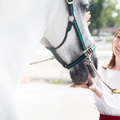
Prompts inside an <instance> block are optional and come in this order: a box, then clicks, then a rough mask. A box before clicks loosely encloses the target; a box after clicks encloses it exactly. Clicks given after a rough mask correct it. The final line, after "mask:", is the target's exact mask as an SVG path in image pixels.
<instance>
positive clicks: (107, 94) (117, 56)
mask: <svg viewBox="0 0 120 120" xmlns="http://www.w3.org/2000/svg"><path fill="white" fill-rule="evenodd" d="M112 45H113V48H112V51H113V54H112V57H111V60H110V62H109V63H108V65H106V66H102V65H103V64H102V65H100V62H99V66H98V71H99V73H100V75H101V78H102V79H103V80H104V81H105V83H106V84H107V85H109V86H110V87H111V88H118V89H120V28H119V29H118V30H117V32H116V34H115V36H114V39H113V42H112ZM89 79H90V80H91V82H92V84H84V85H77V84H74V85H72V86H71V87H75V88H76V87H82V88H87V89H90V90H92V91H93V92H94V93H95V104H96V106H97V108H98V111H99V112H100V118H99V120H120V102H119V101H120V91H119V90H118V89H115V90H116V91H115V93H112V94H111V91H110V90H111V89H110V88H109V87H108V86H107V85H105V84H104V83H103V82H102V81H101V80H100V79H99V77H98V76H96V78H95V79H94V80H92V78H89ZM93 81H94V82H93ZM112 92H113V91H112Z"/></svg>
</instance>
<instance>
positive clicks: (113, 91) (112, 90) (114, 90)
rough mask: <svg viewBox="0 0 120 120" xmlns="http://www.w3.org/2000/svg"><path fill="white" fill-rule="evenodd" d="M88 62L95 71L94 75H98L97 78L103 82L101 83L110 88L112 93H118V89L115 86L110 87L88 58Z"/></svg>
mask: <svg viewBox="0 0 120 120" xmlns="http://www.w3.org/2000/svg"><path fill="white" fill-rule="evenodd" d="M89 62H90V65H91V67H92V68H93V70H94V72H95V73H96V75H97V76H98V78H99V79H100V80H101V81H102V82H103V84H104V85H105V86H106V87H108V88H109V89H110V90H111V93H113V94H120V90H118V89H117V88H116V89H113V88H111V87H110V86H109V85H108V84H107V83H106V82H105V81H104V80H103V79H102V78H101V76H100V75H99V73H98V72H97V70H96V68H95V67H94V65H93V63H92V61H91V60H90V59H89Z"/></svg>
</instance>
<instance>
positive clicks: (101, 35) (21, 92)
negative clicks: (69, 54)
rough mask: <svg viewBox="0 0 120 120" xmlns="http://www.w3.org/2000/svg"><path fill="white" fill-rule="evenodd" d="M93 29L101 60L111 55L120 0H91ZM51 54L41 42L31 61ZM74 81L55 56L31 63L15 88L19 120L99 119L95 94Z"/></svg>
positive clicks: (91, 30)
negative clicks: (77, 85) (46, 60)
mask: <svg viewBox="0 0 120 120" xmlns="http://www.w3.org/2000/svg"><path fill="white" fill-rule="evenodd" d="M90 4H91V6H90V8H89V11H91V15H92V18H91V19H90V21H91V25H90V26H89V29H90V32H91V34H92V36H93V38H94V40H95V42H96V46H97V47H96V52H97V56H98V58H99V60H101V61H103V62H105V63H107V62H108V61H109V59H110V57H111V55H112V39H113V37H114V34H115V32H116V30H117V29H118V28H119V26H120V1H119V0H90ZM50 57H52V54H51V53H50V52H49V51H48V50H47V49H46V48H44V46H42V45H41V44H39V45H38V48H37V50H36V52H35V55H34V57H33V59H32V61H31V62H34V61H40V60H44V59H47V58H50ZM70 85H72V82H71V79H70V77H69V72H68V71H67V70H65V69H64V68H63V67H62V66H61V65H60V64H59V63H58V62H57V61H56V60H53V61H49V62H44V63H39V64H35V65H30V66H29V67H28V69H27V71H26V73H25V76H24V78H23V79H22V80H21V81H20V83H19V84H18V87H17V92H16V97H15V101H16V106H17V108H16V111H17V114H18V118H19V120H61V119H62V120H88V119H91V120H98V117H99V113H98V111H97V109H96V107H95V105H94V94H93V93H92V92H91V91H89V90H85V89H81V88H70Z"/></svg>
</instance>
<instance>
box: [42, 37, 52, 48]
mask: <svg viewBox="0 0 120 120" xmlns="http://www.w3.org/2000/svg"><path fill="white" fill-rule="evenodd" d="M40 43H41V44H42V45H44V46H45V47H52V45H51V44H50V42H49V41H48V39H47V38H46V37H43V38H42V39H41V40H40Z"/></svg>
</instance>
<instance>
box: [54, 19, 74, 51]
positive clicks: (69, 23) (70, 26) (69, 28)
mask: <svg viewBox="0 0 120 120" xmlns="http://www.w3.org/2000/svg"><path fill="white" fill-rule="evenodd" d="M72 25H73V23H72V22H71V21H69V22H68V25H67V29H66V33H65V37H64V39H63V41H62V43H61V44H60V45H59V46H57V47H54V49H58V48H60V47H61V46H62V45H63V44H64V43H65V41H66V39H67V35H68V32H69V31H70V30H71V28H72Z"/></svg>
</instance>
